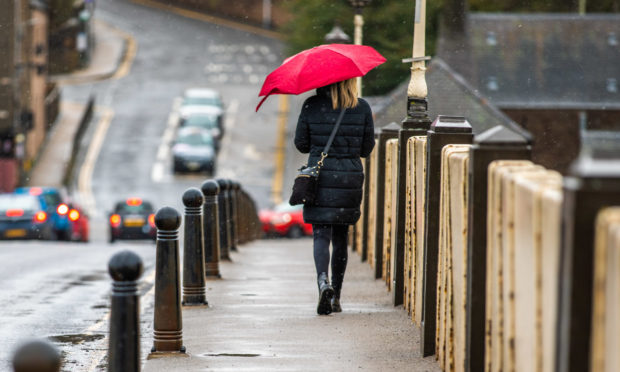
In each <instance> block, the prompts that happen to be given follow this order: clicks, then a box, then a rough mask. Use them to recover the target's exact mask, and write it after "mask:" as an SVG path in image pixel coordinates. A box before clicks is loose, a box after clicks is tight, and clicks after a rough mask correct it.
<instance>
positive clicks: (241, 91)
mask: <svg viewBox="0 0 620 372" xmlns="http://www.w3.org/2000/svg"><path fill="white" fill-rule="evenodd" d="M95 18H96V19H97V20H99V21H103V22H105V23H107V24H109V25H111V26H113V27H115V28H118V29H120V30H122V31H124V32H126V33H128V34H130V35H131V36H132V37H133V38H134V40H135V42H136V45H137V50H136V54H135V58H134V59H133V60H132V63H131V69H130V71H129V73H128V74H127V75H126V76H124V77H122V78H120V79H111V80H107V81H101V82H97V83H87V84H80V85H73V86H65V87H63V91H62V94H63V99H65V100H67V101H71V102H77V103H86V101H87V99H88V97H89V95H91V94H93V95H95V97H96V105H97V111H96V115H95V118H94V120H93V122H92V123H91V126H90V128H89V130H88V131H87V133H86V137H85V141H84V146H83V149H82V154H81V155H82V159H83V158H84V157H86V155H87V154H89V151H91V154H92V146H93V144H97V143H100V145H101V146H100V148H99V151H95V154H96V155H97V156H96V157H94V158H93V159H90V160H89V159H86V160H85V161H83V162H81V163H80V164H78V167H77V170H78V172H76V173H77V174H76V176H77V177H76V180H75V182H74V184H73V189H72V190H71V193H72V195H73V196H74V198H75V199H76V200H78V201H79V202H80V203H81V204H82V205H83V207H85V208H87V209H88V211H89V212H90V216H91V243H88V244H78V243H75V244H68V243H54V242H52V243H50V242H11V243H5V242H2V243H1V245H0V263H1V266H2V269H1V270H0V283H2V285H1V286H0V336H1V337H0V348H1V350H2V351H1V352H0V370H7V369H8V368H9V367H8V365H9V364H8V363H9V362H8V361H9V359H10V354H11V352H12V351H13V350H14V347H15V345H16V343H18V342H19V341H21V340H23V339H27V338H29V337H38V338H49V339H50V340H52V341H53V342H54V343H55V344H56V345H58V346H59V347H60V348H61V350H62V352H63V358H64V359H65V367H64V368H63V370H65V371H71V370H79V371H90V370H102V367H101V365H99V366H98V363H100V361H101V358H102V356H104V355H105V348H106V347H107V344H106V343H105V341H106V340H105V336H106V334H107V327H108V325H107V323H106V315H107V313H108V303H109V300H108V295H109V289H110V280H109V276H108V275H107V273H106V265H107V261H108V259H109V258H110V257H111V256H112V255H113V253H114V252H115V251H118V250H121V249H131V250H133V251H135V252H136V253H138V254H139V255H140V256H141V257H142V258H143V260H144V261H145V264H146V267H147V270H146V272H145V276H144V277H145V278H146V279H145V280H146V282H145V283H143V285H142V287H141V290H142V293H146V292H148V289H149V283H150V282H152V276H151V277H150V275H151V274H152V267H153V263H154V245H153V244H152V243H148V242H144V243H131V242H122V243H117V244H114V245H110V244H108V243H107V228H106V223H107V212H108V211H109V210H110V209H111V208H112V205H113V204H114V203H115V202H116V201H118V200H124V199H125V198H126V197H128V196H139V197H142V198H144V199H147V200H150V201H152V202H153V203H154V204H155V206H156V207H162V206H164V205H169V206H172V207H175V208H177V209H178V210H179V211H182V204H181V195H182V193H183V191H184V190H185V189H187V188H188V187H192V186H200V184H201V183H202V181H203V180H204V179H205V176H204V175H181V176H179V175H177V176H175V175H173V174H172V172H171V164H170V153H169V151H168V149H169V144H168V142H169V140H170V138H169V134H170V133H171V132H173V130H174V124H175V122H176V120H175V115H174V107H175V105H178V101H179V99H178V97H179V96H180V95H181V94H182V92H183V90H184V89H186V88H189V87H195V86H208V87H212V88H215V89H218V90H219V91H220V92H221V93H222V96H223V99H224V103H225V105H226V121H225V125H226V128H227V133H226V139H225V141H224V143H223V148H222V150H221V152H220V156H219V158H218V164H217V171H216V177H226V178H234V179H237V180H239V181H240V182H241V183H242V185H243V187H244V188H245V189H246V190H248V191H249V193H250V194H251V195H252V196H253V197H254V198H255V200H256V201H257V203H258V205H259V207H264V206H267V205H268V204H269V195H270V191H271V183H272V174H273V168H274V158H273V156H274V155H273V154H274V147H275V138H276V127H277V123H276V119H277V99H271V100H269V101H268V102H266V104H265V105H263V107H262V108H261V112H260V113H258V114H255V113H254V107H255V106H256V104H257V103H258V99H257V92H258V90H259V88H260V84H261V83H262V79H263V78H264V76H265V74H266V73H267V72H268V71H270V70H271V69H273V68H275V67H276V66H277V65H278V64H279V63H280V61H281V49H282V46H281V42H279V41H276V40H273V39H269V38H266V37H261V36H257V35H253V34H249V33H247V32H245V31H239V30H233V29H230V28H225V27H222V26H218V25H214V24H207V23H204V22H201V21H197V20H192V19H187V18H183V17H181V16H177V15H173V14H169V13H165V12H162V11H160V10H155V9H150V8H148V7H144V6H140V5H136V4H133V3H131V2H129V1H126V0H99V1H98V3H97V9H96V13H95ZM89 168H90V171H88V169H89ZM84 172H86V173H84ZM80 175H81V176H82V181H83V182H79V177H80ZM85 178H86V181H87V182H84V179H85ZM149 277H150V278H149ZM147 296H148V295H147ZM144 302H145V303H143V306H145V307H148V304H146V302H147V301H144ZM151 320H152V319H143V332H145V331H146V332H148V325H145V324H148V322H150V321H151ZM146 336H149V335H148V334H147V335H143V338H145V337H146ZM143 351H144V350H143Z"/></svg>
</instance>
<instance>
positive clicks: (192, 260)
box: [182, 187, 207, 305]
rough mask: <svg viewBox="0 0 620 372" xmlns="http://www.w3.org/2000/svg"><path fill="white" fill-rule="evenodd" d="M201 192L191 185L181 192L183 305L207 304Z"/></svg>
mask: <svg viewBox="0 0 620 372" xmlns="http://www.w3.org/2000/svg"><path fill="white" fill-rule="evenodd" d="M202 204H203V197H202V192H201V191H200V190H198V189H197V188H195V187H191V188H189V189H187V190H186V191H185V193H183V205H184V206H185V223H184V239H185V244H184V245H183V302H182V304H183V305H207V296H206V294H205V259H204V238H203V236H202Z"/></svg>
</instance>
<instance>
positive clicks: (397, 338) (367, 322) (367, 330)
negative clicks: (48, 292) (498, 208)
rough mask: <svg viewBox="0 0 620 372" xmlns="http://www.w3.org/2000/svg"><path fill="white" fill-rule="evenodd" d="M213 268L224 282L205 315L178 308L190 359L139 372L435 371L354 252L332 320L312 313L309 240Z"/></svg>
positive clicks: (211, 289) (256, 246)
mask: <svg viewBox="0 0 620 372" xmlns="http://www.w3.org/2000/svg"><path fill="white" fill-rule="evenodd" d="M220 269H221V273H222V279H221V280H214V281H208V282H207V287H208V290H207V300H208V301H209V307H208V308H187V307H186V308H184V309H183V338H184V344H185V346H186V347H187V352H188V353H189V354H190V358H179V357H169V358H165V359H152V360H148V361H146V364H145V365H144V368H143V370H144V371H145V372H159V371H168V372H169V371H309V370H313V371H321V370H323V371H353V370H356V371H357V370H359V371H439V367H438V366H437V364H436V363H435V361H434V357H429V358H421V357H419V344H418V343H419V330H418V329H417V328H416V327H415V326H414V325H413V324H412V323H411V321H410V320H409V319H408V316H407V314H406V312H405V311H403V310H402V307H396V308H395V307H394V306H392V305H391V300H390V295H389V293H388V292H387V291H386V289H385V286H384V284H383V283H382V282H380V281H376V280H374V279H372V278H373V274H372V270H371V269H370V267H369V266H368V265H367V264H365V263H361V262H360V259H359V256H357V255H356V254H350V256H349V267H348V269H347V274H346V275H347V276H346V277H345V282H344V286H343V294H342V301H341V302H342V307H343V309H344V311H343V312H342V313H338V314H331V315H329V316H318V315H317V314H316V305H317V304H316V301H317V298H318V295H317V286H316V274H315V272H314V263H313V258H312V240H311V239H308V238H305V239H297V240H291V239H274V240H260V241H256V242H253V243H250V244H248V245H246V246H242V247H241V248H240V249H239V252H236V253H233V254H232V262H224V263H222V264H221V266H220ZM149 346H150V345H149ZM143 352H144V351H143ZM146 352H148V350H146Z"/></svg>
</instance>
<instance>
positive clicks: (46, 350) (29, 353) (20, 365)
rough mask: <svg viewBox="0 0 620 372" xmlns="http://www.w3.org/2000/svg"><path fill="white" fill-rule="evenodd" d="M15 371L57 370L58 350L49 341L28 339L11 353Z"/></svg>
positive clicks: (53, 371) (41, 371) (47, 371)
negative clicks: (28, 340)
mask: <svg viewBox="0 0 620 372" xmlns="http://www.w3.org/2000/svg"><path fill="white" fill-rule="evenodd" d="M13 370H14V371H15V372H59V371H60V352H59V351H58V349H56V347H54V346H53V345H52V344H50V343H49V342H45V341H30V342H28V343H25V344H23V345H22V346H20V347H19V348H18V349H17V351H16V352H15V354H14V355H13Z"/></svg>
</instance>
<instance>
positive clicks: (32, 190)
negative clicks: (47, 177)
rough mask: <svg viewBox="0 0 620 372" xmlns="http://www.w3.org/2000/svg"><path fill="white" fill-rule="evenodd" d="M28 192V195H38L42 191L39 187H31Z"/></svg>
mask: <svg viewBox="0 0 620 372" xmlns="http://www.w3.org/2000/svg"><path fill="white" fill-rule="evenodd" d="M28 192H29V193H30V195H34V196H39V195H41V194H42V193H43V189H41V188H40V187H31V188H30V190H29V191H28Z"/></svg>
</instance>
